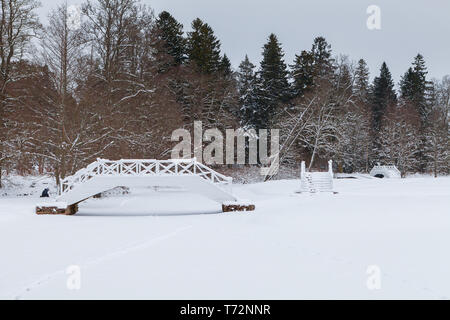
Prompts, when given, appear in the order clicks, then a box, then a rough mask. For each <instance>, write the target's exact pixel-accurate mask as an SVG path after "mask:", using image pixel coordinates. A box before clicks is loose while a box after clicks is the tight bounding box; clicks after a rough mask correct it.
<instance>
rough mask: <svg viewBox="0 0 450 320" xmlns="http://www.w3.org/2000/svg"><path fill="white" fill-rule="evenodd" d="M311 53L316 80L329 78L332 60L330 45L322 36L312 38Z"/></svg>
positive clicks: (331, 70)
mask: <svg viewBox="0 0 450 320" xmlns="http://www.w3.org/2000/svg"><path fill="white" fill-rule="evenodd" d="M311 54H312V56H313V59H314V77H315V78H316V79H317V80H320V79H323V78H325V79H327V78H328V79H329V78H331V75H332V73H333V71H334V67H333V62H334V60H333V58H332V57H331V45H329V44H328V42H327V41H326V40H325V38H324V37H317V38H315V39H314V43H313V46H312V49H311Z"/></svg>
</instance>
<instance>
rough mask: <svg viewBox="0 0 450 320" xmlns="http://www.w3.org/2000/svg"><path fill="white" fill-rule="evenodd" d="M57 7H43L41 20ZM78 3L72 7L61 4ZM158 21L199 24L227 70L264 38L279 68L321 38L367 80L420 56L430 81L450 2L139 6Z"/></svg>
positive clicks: (189, 0) (303, 0)
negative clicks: (372, 23) (275, 50)
mask: <svg viewBox="0 0 450 320" xmlns="http://www.w3.org/2000/svg"><path fill="white" fill-rule="evenodd" d="M61 1H62V0H43V1H42V3H43V8H41V9H40V13H41V16H42V21H43V22H45V21H46V19H45V16H46V14H47V12H48V11H49V10H50V9H51V8H53V7H55V6H56V4H58V3H60V2H61ZM67 2H68V4H69V5H71V4H80V3H82V1H80V0H67ZM142 2H143V3H145V4H148V5H149V6H150V7H152V8H153V9H154V10H155V13H156V14H158V13H159V12H161V11H163V10H167V11H169V12H170V13H171V14H172V15H173V16H174V17H175V18H176V19H177V20H178V21H180V22H181V23H182V24H183V25H184V26H185V30H189V29H190V24H191V22H192V20H193V19H194V18H196V17H199V18H201V19H202V20H204V21H205V22H207V23H208V24H210V25H211V26H212V28H213V29H214V31H215V33H216V35H217V36H218V38H219V39H220V41H221V43H222V51H223V52H225V53H226V54H227V55H228V56H229V58H230V60H231V62H232V63H233V67H235V68H236V67H237V66H238V65H239V63H240V61H241V60H242V59H243V58H244V56H245V54H248V56H249V58H250V60H251V61H252V62H253V63H254V64H257V65H258V64H259V61H260V60H261V51H262V49H261V48H262V46H263V45H264V43H265V42H266V40H267V37H268V35H269V34H270V33H272V32H273V33H275V34H276V35H277V36H278V38H279V40H280V41H281V43H282V45H283V49H284V52H285V54H286V56H285V60H286V63H287V64H292V61H293V59H294V55H295V54H298V53H300V52H301V50H305V49H306V50H309V49H310V48H311V44H312V41H313V39H314V38H315V37H316V36H319V35H322V36H324V37H325V38H326V39H327V40H328V42H329V43H330V44H331V45H332V49H333V52H334V53H335V54H347V55H349V57H350V59H352V60H358V59H359V58H364V59H365V60H366V61H367V63H368V65H369V68H370V72H371V76H372V77H373V76H374V75H375V74H377V73H378V71H379V67H380V65H381V63H382V62H383V61H386V63H387V64H388V66H389V68H390V70H391V72H392V74H393V76H394V79H395V80H396V82H398V80H399V79H400V76H401V75H402V74H403V73H404V72H405V71H406V70H407V68H408V67H409V65H410V64H411V61H412V59H413V57H414V56H415V55H416V54H417V53H418V52H420V53H422V54H423V55H424V56H425V60H426V62H427V66H428V70H429V75H430V77H435V78H441V77H443V76H444V75H446V74H450V0H370V1H367V0H308V1H307V0H143V1H142ZM369 5H377V6H379V7H380V9H381V30H369V29H368V28H367V26H366V21H367V18H368V17H369V15H368V14H367V13H366V10H367V7H368V6H369Z"/></svg>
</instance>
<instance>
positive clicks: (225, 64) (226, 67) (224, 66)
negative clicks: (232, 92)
mask: <svg viewBox="0 0 450 320" xmlns="http://www.w3.org/2000/svg"><path fill="white" fill-rule="evenodd" d="M219 70H220V72H222V75H224V76H225V77H226V78H228V77H230V76H231V74H232V73H233V71H232V70H231V62H230V59H228V57H227V55H226V54H224V55H223V57H222V59H221V60H220V66H219Z"/></svg>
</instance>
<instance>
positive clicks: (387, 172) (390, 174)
mask: <svg viewBox="0 0 450 320" xmlns="http://www.w3.org/2000/svg"><path fill="white" fill-rule="evenodd" d="M370 175H371V176H372V177H377V178H390V179H399V178H401V176H402V175H401V173H400V171H399V170H398V169H397V167H396V166H381V165H379V164H378V165H376V166H375V167H373V169H372V170H371V171H370Z"/></svg>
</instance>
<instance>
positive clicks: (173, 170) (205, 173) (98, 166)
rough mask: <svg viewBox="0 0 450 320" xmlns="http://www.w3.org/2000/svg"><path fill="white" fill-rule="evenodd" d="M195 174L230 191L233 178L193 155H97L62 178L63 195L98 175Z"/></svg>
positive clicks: (61, 191) (61, 188)
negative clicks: (130, 157) (111, 157)
mask: <svg viewBox="0 0 450 320" xmlns="http://www.w3.org/2000/svg"><path fill="white" fill-rule="evenodd" d="M169 175H170V176H177V175H178V176H186V175H188V176H192V175H196V176H199V177H201V178H202V179H204V180H207V181H209V182H211V183H213V184H216V185H219V186H222V187H225V188H227V189H228V190H227V191H231V189H230V188H231V185H232V182H233V179H232V178H230V177H227V176H224V175H222V174H220V173H218V172H216V171H214V170H212V169H211V168H209V167H207V166H205V165H203V164H202V163H200V162H197V160H196V159H195V158H194V159H186V160H185V159H175V160H117V161H113V160H106V159H97V161H95V162H93V163H91V164H90V165H88V166H87V167H86V168H83V169H81V170H79V171H77V172H76V173H75V174H74V175H73V176H70V177H67V178H65V179H64V180H63V181H62V182H61V187H60V195H62V194H64V193H67V192H69V191H70V190H72V189H73V188H74V187H75V186H76V185H79V184H81V183H83V182H86V181H88V180H90V179H92V178H93V177H96V176H118V177H120V176H136V177H137V176H169Z"/></svg>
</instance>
